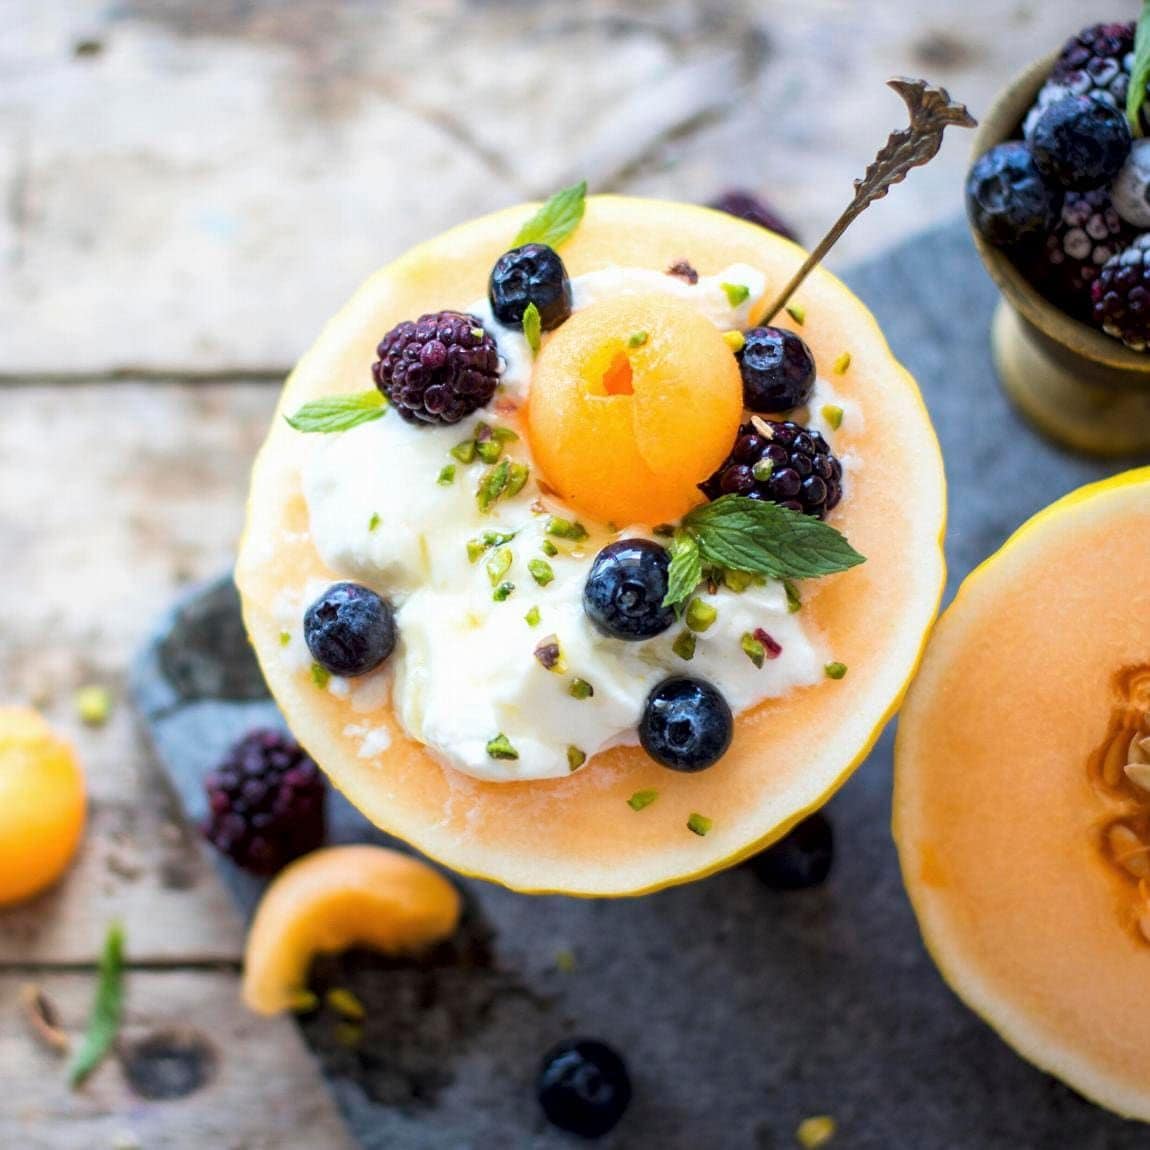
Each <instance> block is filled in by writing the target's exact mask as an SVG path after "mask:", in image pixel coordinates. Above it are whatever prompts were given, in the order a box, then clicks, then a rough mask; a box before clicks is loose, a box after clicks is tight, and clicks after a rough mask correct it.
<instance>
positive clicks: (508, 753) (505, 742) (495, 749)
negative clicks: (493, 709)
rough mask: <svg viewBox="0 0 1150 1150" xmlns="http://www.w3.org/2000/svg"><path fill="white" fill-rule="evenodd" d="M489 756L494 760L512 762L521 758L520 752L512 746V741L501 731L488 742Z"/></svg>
mask: <svg viewBox="0 0 1150 1150" xmlns="http://www.w3.org/2000/svg"><path fill="white" fill-rule="evenodd" d="M487 754H488V757H489V758H492V759H506V760H512V759H517V758H519V752H518V751H517V750H516V749H515V748H514V747H513V746H512V745H511V740H510V739H509V738H508V737H507V736H506V735H505V734H504V733H503V732H502V731H500V732H499V734H498V735H496V736H495V738H494V739H489V740H488V742H487Z"/></svg>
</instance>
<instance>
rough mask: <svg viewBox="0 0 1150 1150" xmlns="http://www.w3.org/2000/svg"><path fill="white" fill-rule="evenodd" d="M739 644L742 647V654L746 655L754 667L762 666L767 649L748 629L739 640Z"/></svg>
mask: <svg viewBox="0 0 1150 1150" xmlns="http://www.w3.org/2000/svg"><path fill="white" fill-rule="evenodd" d="M739 645H740V646H741V647H742V648H743V654H744V655H746V656H747V658H748V659H750V660H751V662H752V663H754V665H755V666H756V667H762V665H763V661H764V660H765V659H766V657H767V649H766V647H764V646H763V644H762V643H760V642H759V640H758V639H756V638H755V637H754V635H752V634H751V633H750V631H746V632H744V634H743V637H742V638H741V639H740V640H739Z"/></svg>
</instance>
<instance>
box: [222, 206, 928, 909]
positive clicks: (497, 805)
mask: <svg viewBox="0 0 1150 1150" xmlns="http://www.w3.org/2000/svg"><path fill="white" fill-rule="evenodd" d="M533 210H534V209H533V207H532V206H531V205H525V206H520V207H517V208H512V209H508V210H506V211H503V212H499V213H496V214H495V215H491V216H487V217H484V218H482V219H478V220H475V221H473V222H471V223H468V224H465V225H463V226H462V227H460V228H456V229H455V230H453V231H450V232H447V233H445V234H444V235H441V236H439V237H438V238H436V239H434V240H431V241H430V242H428V243H426V244H423V245H421V246H420V247H417V248H415V249H414V250H413V251H411V252H409V253H408V254H407V255H405V256H403V257H402V258H400V259H399V260H397V261H396V262H395V263H393V264H391V265H389V266H388V267H386V268H384V269H383V270H382V271H381V272H379V273H378V274H377V275H376V276H375V277H374V278H373V279H371V280H369V281H368V283H367V284H366V285H365V286H364V287H363V288H362V289H361V290H360V292H359V293H358V294H357V295H356V296H355V297H354V298H353V299H352V301H351V302H350V303H349V304H348V305H347V306H346V308H345V309H344V310H343V311H342V312H340V314H339V315H338V316H336V318H335V319H334V320H332V321H331V323H330V324H329V325H328V326H327V328H326V329H325V331H324V333H323V334H322V335H321V337H320V339H319V341H318V342H317V343H316V345H315V346H314V347H313V348H312V350H311V351H310V352H309V353H308V354H307V355H306V356H305V357H304V359H303V360H302V361H301V362H300V364H299V365H298V367H297V368H296V370H295V372H294V373H293V374H292V376H291V378H290V379H289V380H288V382H287V384H286V386H285V388H284V392H283V396H282V398H281V401H280V407H279V412H278V413H277V417H276V418H275V420H274V421H273V425H272V430H271V432H270V434H269V436H268V439H267V442H266V444H265V445H264V448H263V450H262V451H261V453H260V456H259V459H258V461H257V463H256V466H255V470H254V473H253V477H252V489H251V497H250V504H249V516H248V528H247V532H246V535H245V539H244V543H243V546H242V549H241V554H240V558H239V563H238V567H237V582H238V584H239V586H240V590H241V594H242V598H243V605H244V616H245V620H246V623H247V627H248V630H249V633H250V636H251V639H252V643H253V645H254V647H255V650H256V652H257V654H258V656H259V658H260V661H261V664H262V666H263V669H264V673H265V675H266V677H267V680H268V683H269V685H270V687H271V689H272V692H273V694H274V695H275V697H276V699H277V701H278V702H279V704H280V707H281V708H282V710H283V713H284V715H285V717H286V718H287V721H288V723H289V724H290V725H291V727H292V729H293V731H294V733H295V735H296V737H297V738H299V739H300V741H301V742H302V743H303V745H304V746H306V747H307V748H308V750H309V751H310V752H311V754H312V755H314V756H315V758H316V759H317V761H318V762H319V763H320V764H321V765H322V766H323V768H324V769H325V770H326V771H327V773H328V774H329V776H330V777H331V779H332V780H333V781H334V783H335V784H336V785H337V786H338V787H339V788H340V789H342V790H343V791H344V792H345V793H346V794H347V796H348V797H349V798H350V799H351V801H352V802H353V803H355V805H356V806H358V807H359V808H360V809H361V810H362V811H363V812H364V813H365V814H366V815H367V816H368V817H369V818H371V819H372V821H373V822H375V823H377V824H378V825H379V826H380V827H382V828H383V829H384V830H386V831H388V832H390V833H392V834H395V835H397V836H399V837H401V838H403V839H405V840H407V841H408V842H410V843H412V844H413V845H414V846H416V847H418V848H419V849H420V850H422V851H424V852H425V853H426V854H428V855H430V856H432V857H433V858H436V859H438V860H440V861H441V862H443V863H444V864H445V865H448V866H450V867H452V868H454V869H456V870H458V871H461V872H464V873H468V874H474V875H478V876H481V877H484V878H488V879H491V880H493V881H496V882H499V883H503V884H505V885H507V886H509V887H512V888H514V889H517V890H521V891H532V892H544V891H556V892H563V893H568V894H584V895H593V896H600V895H618V894H634V893H639V892H643V891H649V890H655V889H658V888H660V887H663V886H667V885H669V884H672V883H676V882H683V881H686V880H688V879H691V878H695V877H700V876H702V875H704V874H707V873H710V872H711V871H714V870H716V869H719V868H721V867H723V866H725V865H728V864H730V863H732V862H734V861H737V860H738V859H739V858H741V857H744V856H746V855H749V854H751V853H754V852H755V851H756V850H758V849H760V848H761V847H763V846H765V845H767V844H768V843H769V842H771V841H773V840H774V839H775V838H777V837H779V836H780V835H782V834H783V833H785V831H786V830H787V829H789V828H790V827H791V826H792V825H793V824H794V823H795V822H797V821H798V820H799V819H800V818H802V817H803V815H805V814H806V813H808V812H809V811H811V810H813V809H815V808H817V807H818V806H820V805H821V804H822V803H823V802H824V801H825V800H826V799H827V798H828V797H829V795H830V794H831V793H832V792H833V791H834V790H835V789H836V788H837V787H838V786H839V785H840V784H841V783H842V782H843V781H844V780H845V779H846V777H847V776H848V775H849V774H850V772H851V770H852V769H853V768H854V767H855V766H857V765H858V763H859V762H861V760H862V759H863V758H864V757H865V755H866V753H867V751H868V750H869V749H870V747H871V746H872V744H873V742H874V740H875V739H876V738H877V737H878V734H879V733H880V732H881V730H882V727H883V726H884V724H885V723H886V721H887V720H888V719H889V718H890V716H891V714H893V712H894V710H895V709H896V707H897V705H898V702H899V700H900V699H901V696H902V693H903V691H904V689H905V685H906V682H907V680H908V679H909V677H910V675H911V674H912V672H913V670H914V668H915V666H916V664H917V661H918V658H919V655H920V652H921V648H922V644H923V641H924V636H925V633H926V631H927V628H928V627H929V626H930V624H931V622H932V620H933V618H934V614H935V611H936V609H937V606H938V599H939V596H940V594H941V589H942V583H943V557H942V547H941V540H942V533H943V527H944V519H945V491H944V480H943V471H942V461H941V457H940V454H939V450H938V444H937V441H936V439H935V436H934V432H933V429H932V428H931V425H930V420H929V417H928V415H927V413H926V410H925V408H924V406H923V404H922V400H921V397H920V395H919V392H918V389H917V387H916V386H915V384H914V381H913V380H912V379H911V378H910V376H909V375H908V374H907V373H906V371H905V370H904V369H903V368H902V367H901V366H900V365H899V364H898V363H897V362H896V361H895V360H894V358H893V357H892V356H891V353H890V350H889V348H888V347H887V345H886V342H885V340H884V339H883V336H882V333H881V332H880V331H879V329H878V327H877V325H876V324H875V322H874V320H873V318H872V317H871V315H870V313H869V312H868V311H867V310H866V309H865V308H864V307H863V305H862V304H861V303H859V301H858V300H857V299H856V298H855V297H854V296H853V295H851V293H850V292H849V291H848V290H847V289H846V288H845V287H844V286H843V285H842V284H841V283H840V282H839V281H838V280H837V279H835V278H834V277H833V276H832V275H830V274H829V273H827V272H825V271H822V270H818V271H816V272H815V273H814V275H813V276H812V277H811V278H810V279H809V280H808V281H807V282H806V284H804V286H803V287H802V289H801V290H800V292H799V293H798V295H797V297H796V298H797V302H799V303H800V304H801V305H802V306H803V307H804V308H805V311H806V322H805V325H804V327H803V329H802V334H803V338H804V339H805V340H806V341H807V342H808V344H809V345H810V346H811V348H812V350H813V352H814V354H815V356H816V359H817V362H818V364H819V367H820V369H821V371H822V373H823V374H824V375H825V376H826V377H827V378H828V379H831V380H832V381H833V385H834V387H835V389H836V390H837V391H838V392H839V394H841V396H842V397H843V398H844V399H845V400H846V401H848V402H849V403H850V404H852V405H857V415H856V417H855V418H853V419H849V418H848V419H847V420H846V421H844V423H843V426H842V428H841V430H840V431H839V432H838V433H836V436H835V447H836V450H838V451H839V452H840V453H843V454H845V455H847V456H855V457H857V459H859V460H860V461H861V464H862V465H861V467H860V468H858V469H857V470H855V471H853V472H852V476H851V482H850V488H849V494H848V497H847V498H846V499H845V500H844V503H843V505H842V507H841V509H840V510H839V511H836V513H835V515H834V517H833V522H835V523H836V524H838V525H839V526H840V527H841V528H842V529H844V530H845V531H846V533H847V534H848V536H849V538H850V540H851V542H852V544H853V545H854V546H855V547H856V548H858V549H859V550H860V551H861V552H862V553H863V554H864V555H866V556H867V557H868V561H867V563H866V564H864V565H863V566H861V567H858V568H855V569H854V570H851V571H849V572H846V573H844V574H841V575H836V576H833V577H831V578H828V579H824V580H819V581H814V582H810V583H808V584H807V585H806V586H804V588H803V595H804V607H803V610H804V611H805V612H807V613H808V617H809V619H810V621H811V626H812V627H814V628H816V629H817V630H818V632H819V633H820V634H821V635H822V636H823V637H825V639H826V640H827V642H828V643H829V646H830V648H831V650H832V652H833V658H834V659H836V660H841V661H842V662H844V663H847V664H848V665H849V667H850V672H849V674H848V676H847V678H846V679H845V680H842V681H841V682H833V681H830V680H827V681H826V682H825V683H820V684H818V685H817V686H814V687H809V688H805V689H803V690H799V691H795V692H793V693H792V694H791V695H788V696H787V697H786V698H782V699H777V700H772V701H767V702H765V703H763V704H762V705H761V706H759V707H757V708H755V709H754V710H752V711H750V712H747V713H745V714H742V715H740V716H739V717H738V719H737V723H736V732H735V739H734V743H733V746H732V748H731V750H730V752H729V753H728V754H727V755H726V757H725V758H724V759H723V760H722V761H721V762H720V763H719V764H718V765H717V766H715V767H714V768H712V769H711V770H709V771H706V772H703V773H701V774H697V775H682V774H675V773H674V772H670V771H667V770H664V769H662V768H660V767H659V766H657V765H656V764H655V763H653V762H651V761H650V760H649V759H647V758H646V756H645V755H644V754H643V753H642V752H641V751H640V750H639V749H638V748H636V747H620V748H615V749H612V750H610V751H607V752H605V753H603V754H602V755H599V756H596V757H595V758H594V759H592V761H591V762H590V763H589V764H588V765H587V767H585V768H584V769H583V770H582V771H580V772H578V773H577V774H575V775H573V776H572V777H570V778H568V779H559V780H548V781H543V782H531V783H505V784H500V783H484V782H480V781H477V780H474V779H471V778H468V777H466V776H464V775H462V774H459V773H457V772H454V771H452V770H450V769H448V768H445V767H442V766H441V765H440V764H439V763H438V761H437V760H435V759H434V758H433V757H432V756H431V755H430V754H429V753H428V752H427V751H426V750H425V749H424V748H423V747H422V746H421V745H419V744H418V743H416V742H414V741H412V740H410V739H408V738H407V737H406V736H405V735H404V734H403V732H402V731H401V730H400V729H399V727H398V726H397V725H396V723H395V722H394V720H393V718H392V717H391V716H390V715H387V716H375V715H373V716H372V719H371V721H372V723H373V724H381V723H382V724H383V725H386V726H387V727H388V728H389V730H390V733H391V735H392V739H393V741H392V745H391V747H390V749H389V750H388V751H387V752H386V753H385V754H384V755H382V756H380V757H379V758H377V759H374V760H366V759H363V758H360V757H359V754H358V752H359V745H358V743H357V742H356V740H354V739H352V738H349V737H347V736H346V735H345V734H344V731H345V728H346V727H348V726H349V725H351V724H354V723H362V722H363V716H362V715H355V714H353V712H352V711H351V709H350V706H349V705H348V703H347V702H346V701H344V700H340V699H338V698H335V697H333V696H332V695H331V694H330V693H328V692H321V691H318V690H317V689H316V687H315V686H314V684H313V683H312V681H311V678H310V676H309V675H308V673H307V672H306V670H304V671H299V670H296V669H291V668H289V667H288V666H287V665H286V664H285V663H284V661H283V659H282V656H281V648H280V646H279V631H280V624H279V623H278V622H277V620H276V617H275V613H274V610H273V605H274V604H275V602H276V599H277V597H278V596H279V595H280V594H282V593H283V592H284V591H285V590H296V589H298V588H300V587H302V586H303V585H304V584H306V582H307V581H308V580H309V579H314V578H320V579H334V578H335V577H336V576H335V573H334V572H331V571H328V570H326V569H325V568H324V566H323V565H322V563H321V562H320V560H319V558H318V556H317V554H316V552H315V550H314V548H313V547H312V546H311V544H310V543H309V542H308V540H307V539H306V537H301V533H304V532H306V530H307V511H306V507H305V504H304V501H303V498H302V495H301V492H300V477H299V466H300V461H301V458H302V457H303V452H304V450H305V445H304V444H303V443H302V442H301V441H302V439H303V438H304V437H302V436H300V435H299V434H298V433H296V432H294V431H292V430H291V429H290V428H289V427H288V426H287V425H286V424H285V422H284V420H283V418H282V416H283V415H284V414H285V413H290V412H294V411H295V410H296V409H297V408H298V407H299V406H300V405H301V404H303V403H305V402H306V401H308V400H312V399H316V398H318V397H320V396H324V395H330V394H333V393H337V392H353V391H361V390H363V389H364V388H365V387H368V386H370V374H369V369H370V365H371V362H372V359H373V355H374V351H375V346H376V343H377V342H378V340H379V339H380V337H381V336H382V335H383V333H385V332H386V331H387V330H388V329H389V328H390V327H392V326H393V325H394V324H396V323H397V322H399V321H400V320H403V319H407V318H410V317H413V316H418V315H420V314H422V313H423V312H427V311H434V310H438V309H440V308H448V307H454V308H459V307H466V306H467V305H468V304H469V303H470V302H471V301H473V300H475V299H477V298H480V297H482V296H483V294H484V292H485V290H486V284H487V276H488V273H489V271H490V268H491V265H492V264H493V263H494V261H495V260H496V258H497V257H498V256H499V255H500V254H501V253H502V252H503V251H504V250H506V249H507V248H508V246H509V245H510V244H511V241H512V239H513V238H514V236H515V233H516V230H517V229H518V228H519V226H520V225H521V224H522V222H523V221H524V220H525V219H526V218H527V217H528V216H529V215H530V214H531V212H532V211H533ZM562 254H563V260H564V262H565V264H566V265H567V268H568V270H569V271H570V273H571V275H573V276H576V275H580V274H581V273H584V272H587V271H591V270H594V269H597V268H602V267H605V266H607V265H609V264H618V265H622V266H638V267H646V268H653V269H658V270H665V269H666V268H668V267H669V266H670V265H672V264H673V263H675V262H676V261H678V260H682V259H688V260H690V261H691V263H692V264H694V266H695V267H696V268H697V269H698V270H699V272H700V273H702V274H714V273H715V272H718V271H720V270H722V269H723V268H725V267H727V266H729V265H730V264H732V263H736V262H744V263H749V264H752V265H754V266H756V267H758V268H761V269H762V270H763V271H764V272H765V273H766V275H767V280H768V294H769V292H770V290H771V289H774V288H777V287H778V286H780V285H781V284H783V283H784V282H785V281H786V280H787V279H788V278H789V277H790V275H791V274H792V273H793V272H794V270H795V269H796V268H797V267H798V265H799V264H800V263H801V261H802V259H803V256H804V253H803V252H802V251H801V249H799V248H798V247H796V246H795V245H793V244H791V243H789V242H788V241H786V240H783V239H781V238H779V237H778V236H776V235H774V234H772V233H769V232H766V231H764V230H763V229H761V228H757V227H755V226H753V225H751V224H748V223H745V222H743V221H741V220H736V219H734V218H733V217H730V216H726V215H724V214H722V213H718V212H713V211H710V210H708V209H705V208H697V207H692V206H687V205H683V204H673V203H662V202H656V201H649V200H637V199H628V198H621V197H592V198H591V199H590V200H589V201H588V205H587V212H586V215H585V217H584V220H583V222H582V224H581V225H580V227H579V228H578V230H577V231H576V232H575V234H574V235H573V236H572V238H571V239H570V240H569V241H567V242H566V243H565V244H564V245H563V249H562ZM763 306H765V300H759V301H758V302H757V308H758V310H759V311H760V312H761V310H762V307H763ZM844 352H849V353H850V355H851V366H850V368H849V370H848V371H847V372H846V373H845V374H843V375H832V372H831V365H832V364H833V363H834V362H835V361H836V360H837V359H838V358H839V356H840V355H842V354H843V353H844ZM733 657H736V658H740V657H742V656H741V653H739V652H736V653H735V654H734V655H733ZM647 788H655V789H657V790H658V792H659V799H658V801H657V802H655V803H654V804H652V805H651V806H649V807H647V808H645V809H644V810H643V811H642V812H639V813H636V812H635V811H633V810H632V809H631V808H630V807H629V806H628V805H627V799H628V798H629V797H630V796H631V795H632V794H633V793H634V792H635V791H638V790H642V789H647ZM693 812H698V813H700V814H703V815H706V816H707V817H709V818H711V819H712V820H713V826H712V829H711V831H710V833H709V834H708V835H707V836H706V837H705V838H701V837H699V836H697V835H694V834H692V833H691V832H690V831H689V830H687V828H686V823H687V819H688V817H689V816H690V815H691V814H692V813H693Z"/></svg>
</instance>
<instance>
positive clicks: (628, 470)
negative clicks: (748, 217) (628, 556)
mask: <svg viewBox="0 0 1150 1150" xmlns="http://www.w3.org/2000/svg"><path fill="white" fill-rule="evenodd" d="M742 410H743V386H742V380H741V378H740V375H739V367H738V364H737V363H736V361H735V357H734V354H733V353H732V351H731V348H730V346H729V345H728V344H727V342H726V340H724V339H723V335H722V332H720V331H719V330H718V328H716V327H715V325H714V324H713V323H711V321H710V320H708V319H707V318H706V317H705V316H703V315H700V314H699V312H697V311H696V310H695V309H694V308H692V307H691V306H689V305H688V304H685V303H682V302H680V301H678V300H675V299H672V298H670V297H668V296H663V295H657V294H655V295H632V296H623V297H617V298H615V299H611V300H604V301H602V302H600V303H595V304H592V305H591V306H589V307H587V308H585V309H583V310H581V311H579V312H577V313H576V314H575V315H573V316H572V317H571V318H570V319H569V320H568V321H567V322H566V323H565V324H564V325H563V326H562V327H560V328H559V329H558V330H556V331H555V332H554V334H553V335H552V336H551V337H550V339H549V340H548V341H547V343H546V345H545V346H544V347H543V349H542V350H541V351H540V353H539V357H538V360H537V361H536V364H535V372H534V376H533V378H532V382H531V395H530V398H529V400H528V405H527V425H528V433H529V436H530V440H531V450H532V452H533V454H534V456H535V460H536V463H537V465H538V467H539V469H540V471H541V473H542V474H541V478H542V479H543V480H544V482H546V483H547V484H548V485H549V486H550V487H551V488H553V489H554V491H555V492H556V494H557V495H559V496H560V497H561V498H562V499H563V500H564V501H565V502H566V503H569V504H570V505H571V506H572V507H574V508H576V509H577V510H578V511H579V512H580V513H581V514H583V515H585V516H587V517H589V518H591V519H595V520H599V521H600V522H611V523H615V524H618V525H619V526H623V525H625V524H634V523H642V524H648V525H652V526H653V525H655V524H657V523H665V522H671V521H673V520H676V519H679V518H681V517H682V516H683V515H685V514H686V513H687V512H688V511H689V510H690V509H691V508H692V507H694V506H695V505H696V504H697V503H700V502H702V501H703V496H702V494H701V493H700V492H699V490H698V484H700V483H701V482H702V481H703V480H705V479H707V478H708V477H709V476H710V475H711V474H712V473H713V472H714V471H715V469H716V468H717V467H718V466H719V465H720V464H721V463H722V462H723V460H724V459H725V458H726V457H727V454H728V453H729V452H730V450H731V445H732V444H733V443H734V441H735V437H736V435H737V434H738V428H739V420H740V418H741V416H742Z"/></svg>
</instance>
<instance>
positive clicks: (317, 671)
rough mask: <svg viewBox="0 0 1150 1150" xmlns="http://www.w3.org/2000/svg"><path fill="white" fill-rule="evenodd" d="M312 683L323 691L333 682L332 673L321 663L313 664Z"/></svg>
mask: <svg viewBox="0 0 1150 1150" xmlns="http://www.w3.org/2000/svg"><path fill="white" fill-rule="evenodd" d="M311 681H312V682H313V683H314V684H315V685H316V686H317V687H319V689H320V690H321V691H322V690H323V689H324V687H326V686H327V685H328V683H330V682H331V672H330V671H329V670H328V669H327V668H326V667H324V666H321V665H320V664H319V663H312V665H311Z"/></svg>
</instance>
